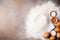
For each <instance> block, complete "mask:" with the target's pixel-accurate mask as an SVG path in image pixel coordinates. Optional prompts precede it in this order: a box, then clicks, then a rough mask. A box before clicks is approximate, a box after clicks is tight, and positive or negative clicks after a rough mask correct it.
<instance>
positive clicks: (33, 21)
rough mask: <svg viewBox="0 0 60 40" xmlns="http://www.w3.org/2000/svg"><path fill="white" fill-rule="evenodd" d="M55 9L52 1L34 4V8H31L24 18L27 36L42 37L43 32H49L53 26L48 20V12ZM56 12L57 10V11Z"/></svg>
mask: <svg viewBox="0 0 60 40" xmlns="http://www.w3.org/2000/svg"><path fill="white" fill-rule="evenodd" d="M53 10H55V11H57V10H58V8H57V7H56V6H55V5H54V4H53V3H52V2H50V1H49V2H47V3H44V4H42V5H36V7H35V8H31V10H30V11H29V14H28V16H27V20H26V34H27V37H34V38H37V39H38V38H41V39H42V40H45V39H44V38H43V34H44V32H46V31H48V32H50V31H51V30H52V29H53V28H54V26H53V24H52V23H51V22H50V16H49V15H50V12H51V11H53ZM57 12H58V11H57Z"/></svg>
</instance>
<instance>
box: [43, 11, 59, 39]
mask: <svg viewBox="0 0 60 40" xmlns="http://www.w3.org/2000/svg"><path fill="white" fill-rule="evenodd" d="M52 12H55V11H52ZM51 22H52V23H53V25H54V26H55V28H54V29H53V30H52V31H50V32H46V33H45V34H44V37H45V38H49V40H56V39H59V40H60V20H58V19H57V18H56V16H55V17H52V19H51Z"/></svg>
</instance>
